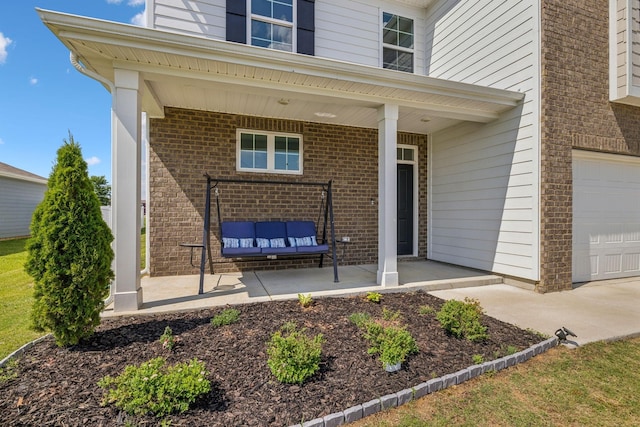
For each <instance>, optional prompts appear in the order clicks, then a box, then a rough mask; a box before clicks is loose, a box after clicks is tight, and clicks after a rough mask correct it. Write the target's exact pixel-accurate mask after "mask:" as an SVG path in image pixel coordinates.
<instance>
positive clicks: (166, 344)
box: [160, 326, 176, 351]
mask: <svg viewBox="0 0 640 427" xmlns="http://www.w3.org/2000/svg"><path fill="white" fill-rule="evenodd" d="M160 343H162V348H165V349H167V350H169V351H171V350H173V347H175V345H176V338H175V337H174V336H173V331H172V330H171V328H170V327H169V326H167V327H165V328H164V332H163V334H162V335H160Z"/></svg>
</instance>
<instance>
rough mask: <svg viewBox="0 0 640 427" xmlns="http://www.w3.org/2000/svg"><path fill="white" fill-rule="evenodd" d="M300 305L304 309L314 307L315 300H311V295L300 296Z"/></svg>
mask: <svg viewBox="0 0 640 427" xmlns="http://www.w3.org/2000/svg"><path fill="white" fill-rule="evenodd" d="M298 303H299V304H300V305H301V306H302V307H303V308H307V307H311V306H312V305H313V298H311V294H307V295H304V294H298Z"/></svg>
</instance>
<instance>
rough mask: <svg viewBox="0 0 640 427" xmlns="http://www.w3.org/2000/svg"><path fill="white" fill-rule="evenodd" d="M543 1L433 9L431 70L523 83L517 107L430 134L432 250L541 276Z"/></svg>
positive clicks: (506, 85)
mask: <svg viewBox="0 0 640 427" xmlns="http://www.w3.org/2000/svg"><path fill="white" fill-rule="evenodd" d="M538 7H539V5H538V2H537V1H534V0H528V1H514V2H505V1H485V2H475V1H453V0H450V1H446V0H442V1H440V2H438V3H436V4H434V6H433V7H432V8H431V9H430V12H431V14H430V16H429V17H428V19H427V31H428V37H432V38H433V42H432V44H431V47H430V50H429V51H428V55H427V65H426V68H427V71H428V74H429V75H430V76H433V77H439V78H445V79H450V80H455V81H461V82H466V83H475V84H480V85H485V86H490V87H495V88H500V89H510V90H514V91H520V92H523V93H524V94H525V99H524V102H523V104H522V105H521V106H520V107H517V108H515V109H513V110H510V111H508V112H506V113H504V114H503V115H502V117H500V118H499V119H498V120H496V121H494V122H491V123H488V124H485V125H479V124H464V125H461V126H456V127H454V128H451V129H445V130H444V131H441V132H438V133H435V134H434V135H432V138H431V144H430V152H429V156H428V159H429V192H428V194H429V196H428V197H429V203H428V209H429V215H428V218H429V230H430V232H429V238H428V257H429V258H430V259H434V260H438V261H444V262H450V263H453V264H458V265H464V266H468V267H473V268H479V269H483V270H487V271H493V272H496V273H501V274H506V275H511V276H515V277H520V278H524V279H530V280H538V279H539V267H538V263H539V211H538V206H539V185H540V182H539V167H538V164H539V127H538V123H539V105H538V104H539V103H538V99H539V83H538V82H539V75H538V67H537V63H538V60H539V54H538V52H539V41H538V35H537V34H538V22H539V20H538V19H539V18H538Z"/></svg>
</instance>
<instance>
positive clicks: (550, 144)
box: [538, 0, 640, 292]
mask: <svg viewBox="0 0 640 427" xmlns="http://www.w3.org/2000/svg"><path fill="white" fill-rule="evenodd" d="M608 4H609V2H608V1H604V0H553V1H550V0H544V1H543V2H542V15H541V16H542V28H541V49H542V52H541V58H542V64H541V65H542V68H541V70H542V97H541V112H542V114H541V143H542V150H541V153H542V156H541V177H542V183H541V212H542V224H541V257H540V259H541V281H540V284H539V288H538V289H539V290H540V291H542V292H547V291H557V290H562V289H570V288H571V258H572V232H571V230H572V194H573V185H572V168H571V164H572V159H571V150H572V148H579V149H586V150H596V151H605V152H610V153H619V154H627V155H640V108H637V107H630V106H626V105H619V104H614V103H610V102H609V101H608V99H609V45H608V43H609V28H608V14H609V11H608Z"/></svg>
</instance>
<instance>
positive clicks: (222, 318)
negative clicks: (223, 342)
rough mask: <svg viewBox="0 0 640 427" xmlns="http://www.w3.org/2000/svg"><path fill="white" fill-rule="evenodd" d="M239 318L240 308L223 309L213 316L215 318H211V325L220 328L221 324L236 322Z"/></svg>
mask: <svg viewBox="0 0 640 427" xmlns="http://www.w3.org/2000/svg"><path fill="white" fill-rule="evenodd" d="M239 318H240V310H236V309H235V308H227V309H224V310H222V312H221V313H220V314H217V315H215V316H213V319H211V325H212V326H213V327H214V328H219V327H220V326H225V325H230V324H232V323H236V322H237V321H238V319H239Z"/></svg>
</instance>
